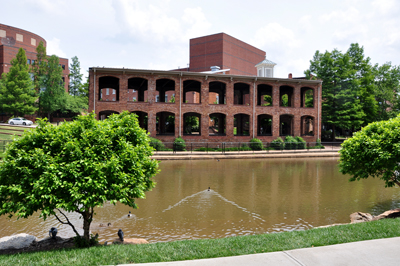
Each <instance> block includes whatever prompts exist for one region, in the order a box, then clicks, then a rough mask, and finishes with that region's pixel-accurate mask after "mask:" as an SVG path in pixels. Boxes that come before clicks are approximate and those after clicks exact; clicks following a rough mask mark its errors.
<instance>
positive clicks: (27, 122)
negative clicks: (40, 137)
mask: <svg viewBox="0 0 400 266" xmlns="http://www.w3.org/2000/svg"><path fill="white" fill-rule="evenodd" d="M8 123H9V124H10V125H24V126H30V125H32V124H33V122H32V121H31V120H28V119H25V118H23V117H15V118H12V119H10V120H8Z"/></svg>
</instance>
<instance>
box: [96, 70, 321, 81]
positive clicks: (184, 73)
mask: <svg viewBox="0 0 400 266" xmlns="http://www.w3.org/2000/svg"><path fill="white" fill-rule="evenodd" d="M92 70H93V71H95V72H96V73H102V72H103V73H110V72H115V73H121V74H134V73H139V74H158V75H177V76H192V77H206V76H207V77H215V78H226V79H233V78H235V79H247V80H262V81H269V82H276V81H281V82H286V83H308V84H322V80H308V79H289V78H275V77H272V78H271V77H258V76H242V75H231V74H210V73H202V72H190V71H171V70H152V69H133V68H107V67H90V68H89V71H92Z"/></svg>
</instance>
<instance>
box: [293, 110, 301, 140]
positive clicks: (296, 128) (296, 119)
mask: <svg viewBox="0 0 400 266" xmlns="http://www.w3.org/2000/svg"><path fill="white" fill-rule="evenodd" d="M300 124H301V116H300V115H299V114H296V115H294V116H293V136H295V137H296V136H301V132H300Z"/></svg>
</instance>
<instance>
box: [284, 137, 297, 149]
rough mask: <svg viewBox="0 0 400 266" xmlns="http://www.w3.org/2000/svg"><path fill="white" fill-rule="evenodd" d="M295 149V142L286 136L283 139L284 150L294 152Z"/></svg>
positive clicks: (292, 138)
mask: <svg viewBox="0 0 400 266" xmlns="http://www.w3.org/2000/svg"><path fill="white" fill-rule="evenodd" d="M295 149H297V141H296V139H295V138H294V137H292V136H286V138H285V150H295Z"/></svg>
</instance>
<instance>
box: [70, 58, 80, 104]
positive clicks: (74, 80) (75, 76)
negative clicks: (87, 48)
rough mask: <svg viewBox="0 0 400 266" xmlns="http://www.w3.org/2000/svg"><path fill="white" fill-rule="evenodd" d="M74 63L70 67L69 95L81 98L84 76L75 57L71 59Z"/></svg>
mask: <svg viewBox="0 0 400 266" xmlns="http://www.w3.org/2000/svg"><path fill="white" fill-rule="evenodd" d="M71 60H72V62H71V64H70V67H69V73H70V74H69V94H70V95H73V96H79V95H80V92H81V87H82V76H83V75H82V74H81V65H80V62H79V60H78V57H76V56H74V57H72V58H71Z"/></svg>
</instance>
